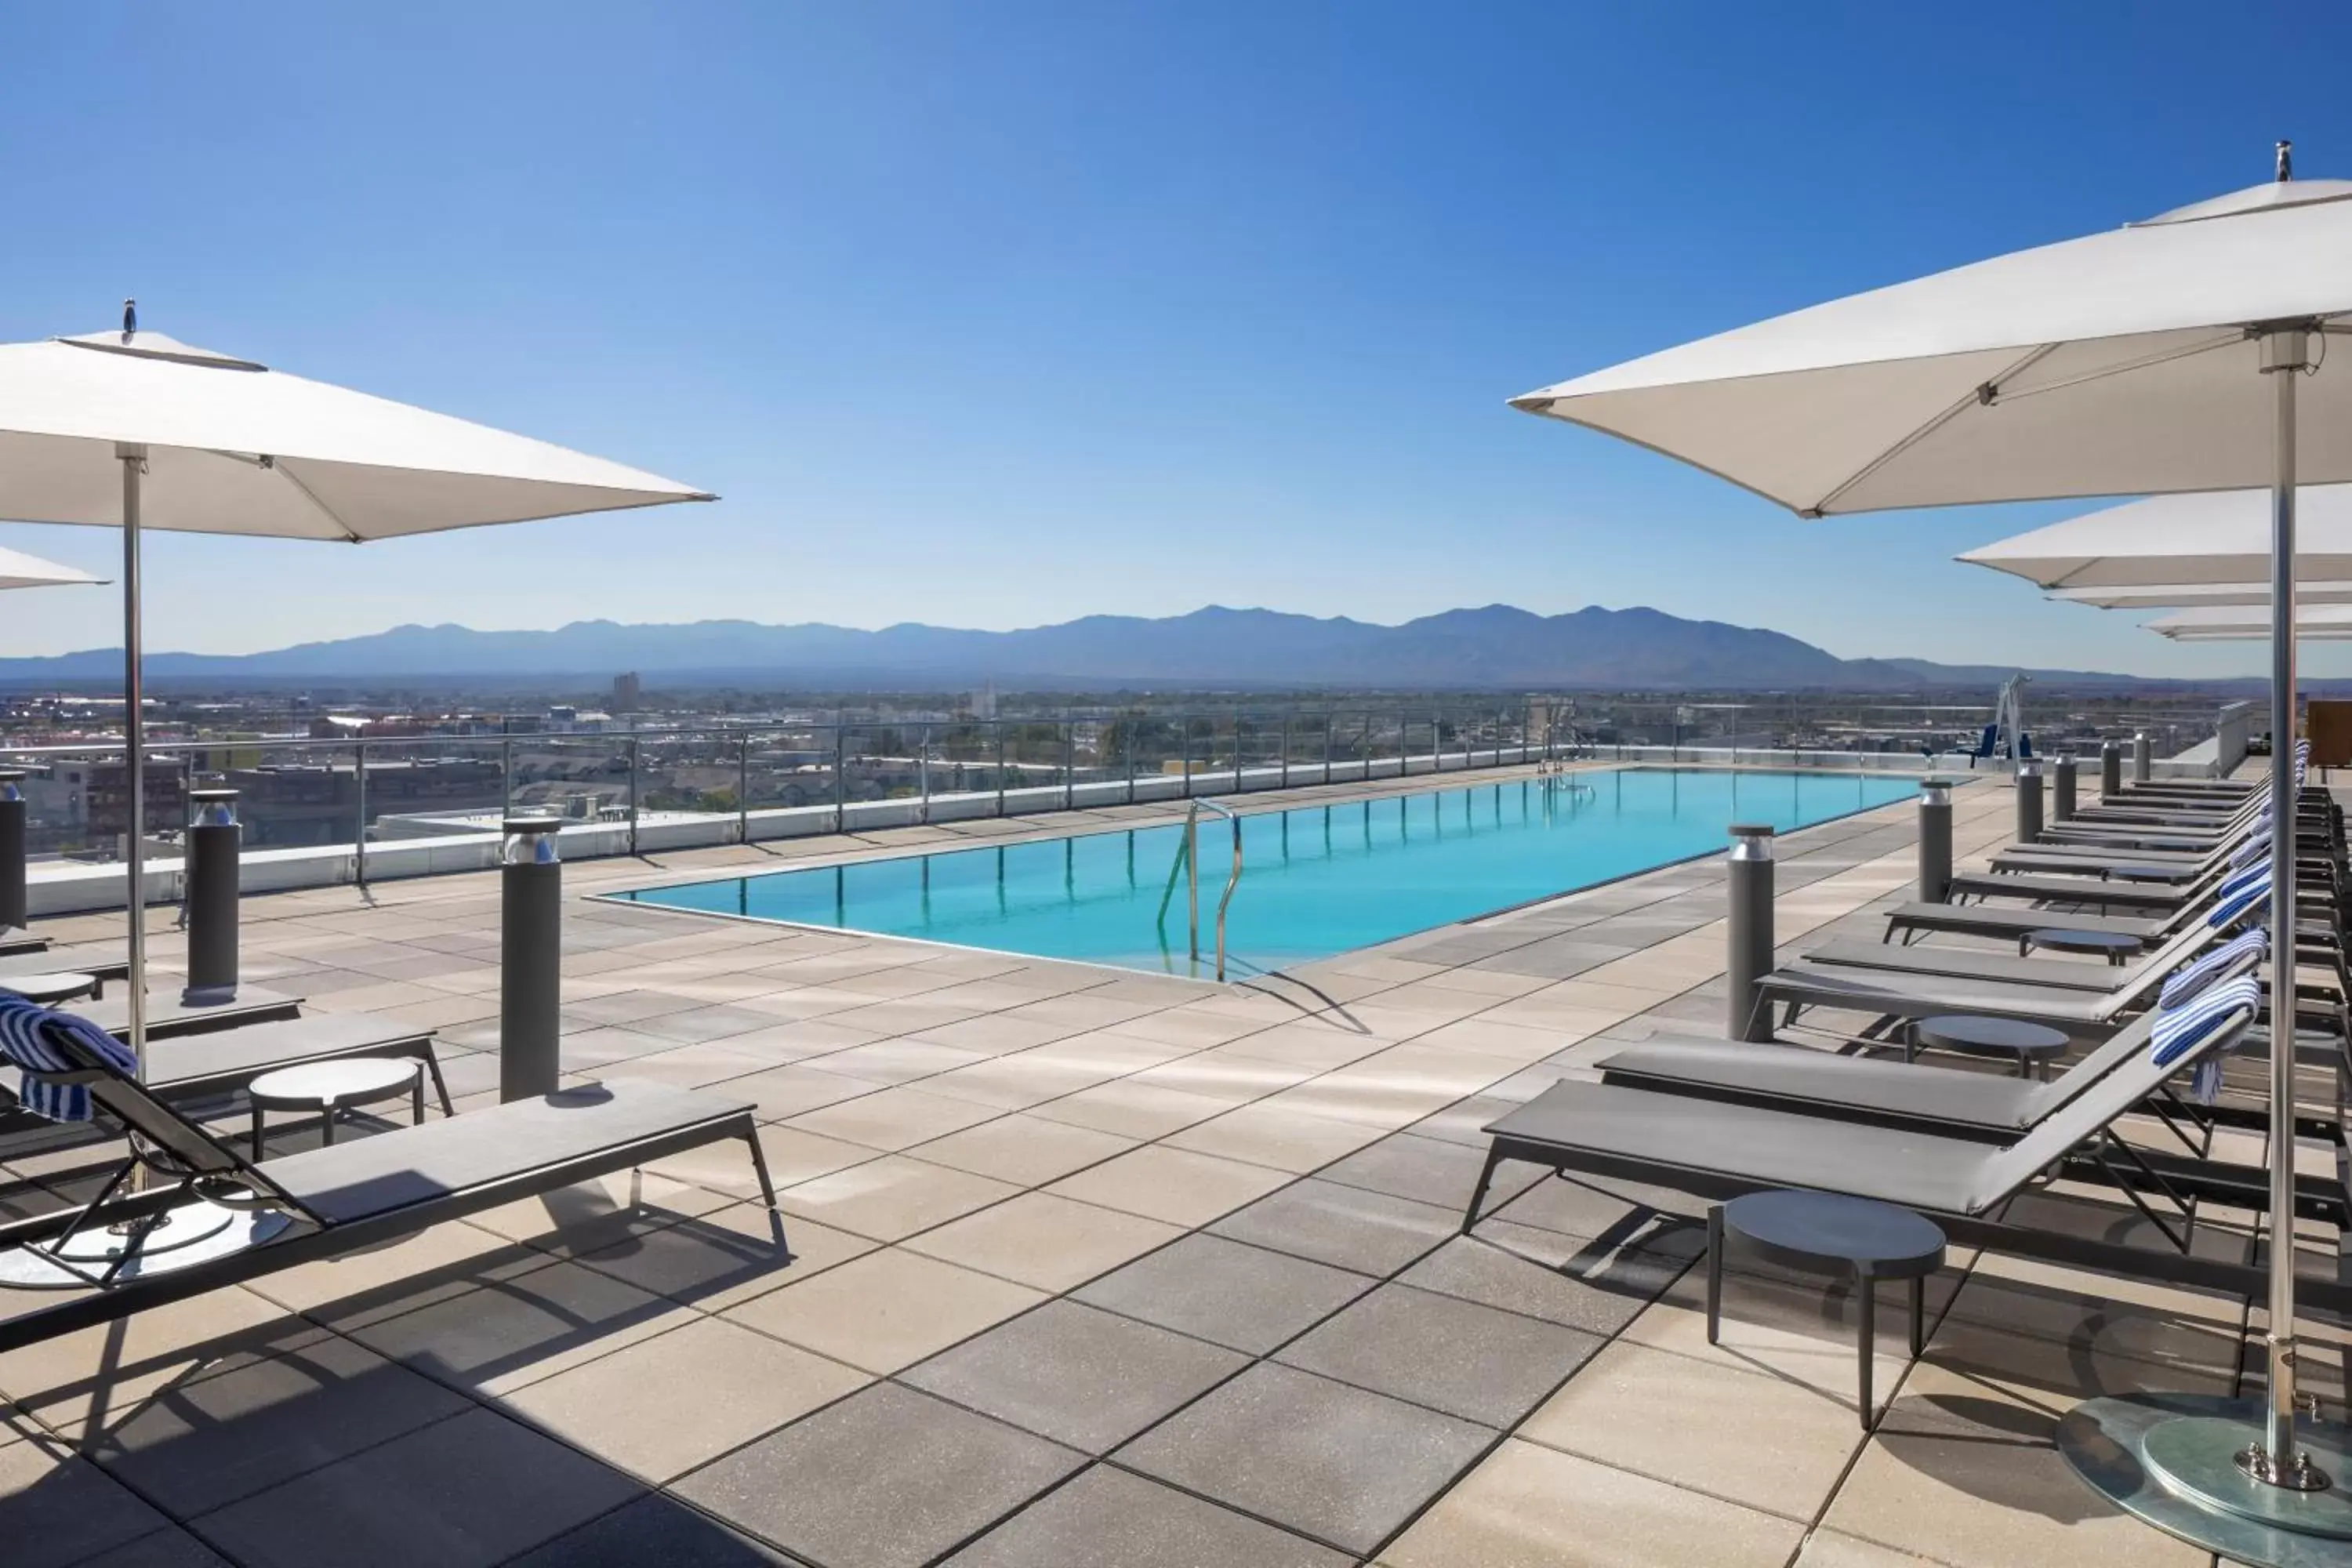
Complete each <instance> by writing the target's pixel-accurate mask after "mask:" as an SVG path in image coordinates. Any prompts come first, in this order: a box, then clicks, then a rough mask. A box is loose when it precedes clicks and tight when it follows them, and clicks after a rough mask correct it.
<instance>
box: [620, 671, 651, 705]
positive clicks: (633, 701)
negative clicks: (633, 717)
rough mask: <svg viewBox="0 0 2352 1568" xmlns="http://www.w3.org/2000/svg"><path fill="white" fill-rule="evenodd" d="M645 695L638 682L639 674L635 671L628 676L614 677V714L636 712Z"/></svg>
mask: <svg viewBox="0 0 2352 1568" xmlns="http://www.w3.org/2000/svg"><path fill="white" fill-rule="evenodd" d="M644 695H645V689H644V687H643V686H642V685H640V684H639V682H638V680H637V672H636V671H635V670H634V669H633V670H631V671H629V673H628V674H626V675H616V676H614V677H613V711H614V712H615V713H634V712H635V711H636V710H637V709H638V707H639V705H640V704H639V699H641V698H642V697H643V696H644Z"/></svg>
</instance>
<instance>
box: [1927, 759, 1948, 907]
mask: <svg viewBox="0 0 2352 1568" xmlns="http://www.w3.org/2000/svg"><path fill="white" fill-rule="evenodd" d="M1951 889H1952V781H1951V780H1949V779H1937V778H1926V779H1921V780H1920V781H1919V901H1920V902H1921V903H1923V904H1940V903H1942V902H1943V901H1944V900H1945V899H1946V898H1947V897H1948V895H1949V894H1950V892H1951Z"/></svg>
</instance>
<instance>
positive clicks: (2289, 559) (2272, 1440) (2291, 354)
mask: <svg viewBox="0 0 2352 1568" xmlns="http://www.w3.org/2000/svg"><path fill="white" fill-rule="evenodd" d="M2308 343H2309V340H2308V339H2307V338H2306V337H2305V334H2304V333H2303V332H2301V331H2276V332H2273V333H2271V334H2270V335H2268V336H2267V337H2265V338H2263V374H2265V375H2267V376H2269V377H2270V378H2271V384H2272V386H2273V388H2274V389H2275V391H2276V394H2277V397H2278V405H2277V425H2276V429H2275V433H2274V438H2275V441H2276V447H2275V459H2276V461H2275V467H2274V468H2273V476H2272V486H2271V1136H2270V1156H2271V1204H2270V1209H2271V1212H2270V1237H2271V1279H2270V1287H2271V1288H2270V1301H2269V1312H2270V1333H2269V1336H2268V1341H2269V1344H2268V1349H2269V1359H2270V1381H2269V1396H2268V1400H2267V1407H2266V1410H2265V1419H2264V1422H2263V1426H2264V1439H2265V1440H2264V1442H2263V1446H2262V1451H2261V1452H2257V1451H2256V1450H2254V1449H2253V1448H2251V1447H2250V1448H2248V1449H2247V1450H2246V1453H2245V1455H2244V1456H2243V1457H2242V1459H2241V1460H2240V1463H2241V1465H2242V1467H2243V1468H2245V1470H2246V1471H2247V1473H2248V1474H2250V1475H2252V1476H2253V1477H2254V1478H2255V1479H2257V1480H2263V1481H2268V1482H2271V1483H2272V1484H2273V1485H2277V1486H2284V1487H2292V1488H2294V1489H2296V1490H2298V1491H2309V1490H2313V1489H2316V1488H2317V1487H2324V1486H2326V1485H2327V1484H2328V1480H2327V1478H2326V1476H2324V1475H2319V1474H2317V1473H2316V1472H2315V1471H2314V1470H2313V1468H2312V1466H2311V1463H2310V1460H2309V1459H2308V1458H2306V1457H2305V1455H2303V1454H2301V1453H2299V1452H2298V1451H2297V1448H2296V1440H2295V1431H2294V1415H2295V1410H2294V1370H2295V1366H2294V1110H2295V1105H2294V967H2295V965H2294V855H2295V831H2294V829H2295V810H2296V806H2297V804H2298V798H2297V797H2298V791H2297V789H2296V787H2295V786H2296V781H2295V767H2294V762H2295V752H2294V654H2295V647H2294V483H2295V452H2294V435H2295V430H2294V417H2295V416H2294V391H2295V382H2296V380H2297V378H2298V377H2300V376H2301V375H2302V374H2303V372H2304V368H2305V366H2306V365H2307V364H2309V363H2310V353H2309V347H2308Z"/></svg>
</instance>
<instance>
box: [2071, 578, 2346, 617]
mask: <svg viewBox="0 0 2352 1568" xmlns="http://www.w3.org/2000/svg"><path fill="white" fill-rule="evenodd" d="M2042 597H2043V598H2045V599H2052V600H2055V601H2056V602H2057V603H2059V604H2062V605H2089V606H2090V607H2091V608H2093V609H2095V610H2168V609H2171V608H2173V607H2174V606H2175V605H2267V604H2269V603H2270V602H2271V585H2270V584H2269V583H2267V582H2263V583H2149V584H2142V585H2141V586H2139V587H2137V588H2053V589H2052V590H2051V591H2050V592H2049V593H2047V594H2044V595H2042ZM2294 602H2295V603H2296V604H2298V605H2352V583H2307V582H2301V581H2298V582H2297V583H2296V584H2295V585H2294Z"/></svg>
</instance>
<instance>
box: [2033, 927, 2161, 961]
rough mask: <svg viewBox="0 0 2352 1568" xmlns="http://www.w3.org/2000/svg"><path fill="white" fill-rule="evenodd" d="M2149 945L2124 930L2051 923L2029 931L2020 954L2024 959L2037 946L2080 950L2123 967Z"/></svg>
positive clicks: (2054, 949)
mask: <svg viewBox="0 0 2352 1568" xmlns="http://www.w3.org/2000/svg"><path fill="white" fill-rule="evenodd" d="M2146 946H2147V943H2146V942H2142V941H2141V940H2140V939H2139V938H2138V937H2136V936H2126V935H2125V934H2124V933H2123V932H2122V931H2068V930H2066V929H2065V928H2064V927H2063V926H2051V927H2047V928H2045V929H2043V930H2042V931H2027V932H2026V933H2025V934H2024V936H2022V937H2021V938H2019V939H2018V943H2017V955H2018V956H2019V957H2020V958H2022V957H2024V956H2025V955H2026V954H2027V953H2029V952H2032V951H2033V950H2034V949H2035V948H2040V949H2041V950H2042V951H2043V952H2079V953H2084V954H2087V955H2089V956H2091V957H2093V958H2104V959H2105V960H2106V961H2107V962H2108V963H2111V964H2114V965H2115V966H2116V968H2118V969H2120V968H2122V967H2123V965H2124V963H2126V961H2127V960H2129V959H2130V958H2131V957H2132V956H2133V955H2134V954H2136V953H2137V952H2140V951H2141V950H2142V949H2143V948H2145V947H2146Z"/></svg>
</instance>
